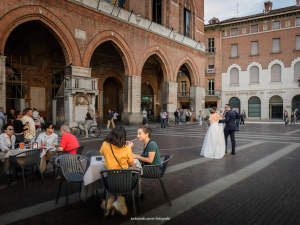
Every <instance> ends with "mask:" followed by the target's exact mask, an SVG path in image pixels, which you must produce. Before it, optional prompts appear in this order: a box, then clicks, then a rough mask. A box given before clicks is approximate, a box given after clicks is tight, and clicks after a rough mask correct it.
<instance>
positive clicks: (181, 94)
mask: <svg viewBox="0 0 300 225" xmlns="http://www.w3.org/2000/svg"><path fill="white" fill-rule="evenodd" d="M189 97H190V92H178V98H189Z"/></svg>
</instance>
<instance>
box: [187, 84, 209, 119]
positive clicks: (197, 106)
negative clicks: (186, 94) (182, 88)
mask: <svg viewBox="0 0 300 225" xmlns="http://www.w3.org/2000/svg"><path fill="white" fill-rule="evenodd" d="M204 100H205V88H204V87H199V86H190V110H193V112H194V120H195V121H196V119H197V115H198V114H199V111H200V110H201V109H204V103H203V101H204Z"/></svg>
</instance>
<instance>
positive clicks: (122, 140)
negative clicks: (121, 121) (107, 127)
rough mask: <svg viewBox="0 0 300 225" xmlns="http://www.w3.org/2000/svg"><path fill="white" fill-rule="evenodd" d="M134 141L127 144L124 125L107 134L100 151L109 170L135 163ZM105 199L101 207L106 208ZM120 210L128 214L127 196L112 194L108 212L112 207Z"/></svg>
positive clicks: (123, 167) (125, 167)
mask: <svg viewBox="0 0 300 225" xmlns="http://www.w3.org/2000/svg"><path fill="white" fill-rule="evenodd" d="M132 146H133V144H132V142H130V143H129V145H126V131H125V129H124V127H123V126H117V127H115V128H114V129H112V131H111V132H110V133H109V134H108V135H107V137H106V138H105V142H103V144H102V146H101V149H100V153H101V154H102V155H104V157H105V166H106V168H107V169H108V170H113V169H128V167H129V166H130V167H132V166H133V165H134V158H133V154H132V150H131V148H132ZM116 197H117V200H116ZM104 206H105V201H103V202H102V204H101V207H102V208H103V209H104ZM112 207H113V208H114V209H115V210H117V211H119V212H120V213H121V214H122V215H126V214H127V207H126V204H125V198H124V197H123V196H113V195H110V196H109V198H108V201H107V214H106V215H108V214H109V210H110V209H111V208H112Z"/></svg>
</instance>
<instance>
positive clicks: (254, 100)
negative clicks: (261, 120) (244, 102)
mask: <svg viewBox="0 0 300 225" xmlns="http://www.w3.org/2000/svg"><path fill="white" fill-rule="evenodd" d="M260 115H261V101H260V98H258V97H256V96H255V97H251V98H250V99H249V101H248V116H249V117H260Z"/></svg>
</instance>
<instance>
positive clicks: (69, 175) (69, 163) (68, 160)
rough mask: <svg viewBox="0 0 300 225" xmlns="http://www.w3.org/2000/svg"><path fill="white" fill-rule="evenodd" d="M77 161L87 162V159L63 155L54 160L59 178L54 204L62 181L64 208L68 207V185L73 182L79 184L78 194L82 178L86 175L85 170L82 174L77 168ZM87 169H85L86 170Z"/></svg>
mask: <svg viewBox="0 0 300 225" xmlns="http://www.w3.org/2000/svg"><path fill="white" fill-rule="evenodd" d="M79 160H85V161H86V162H88V161H89V159H88V158H86V157H84V156H82V155H77V154H63V155H60V156H58V157H57V158H56V159H55V165H56V168H57V171H58V174H59V175H60V177H61V180H60V184H59V189H58V193H57V197H56V201H55V203H56V204H57V202H58V198H59V194H60V189H61V186H62V183H63V181H65V182H66V206H68V183H69V182H73V183H79V194H80V192H81V183H82V182H83V177H84V175H85V173H86V170H84V171H83V172H82V171H81V170H80V168H79V165H78V164H79V163H78V161H79ZM86 169H87V168H86Z"/></svg>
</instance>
